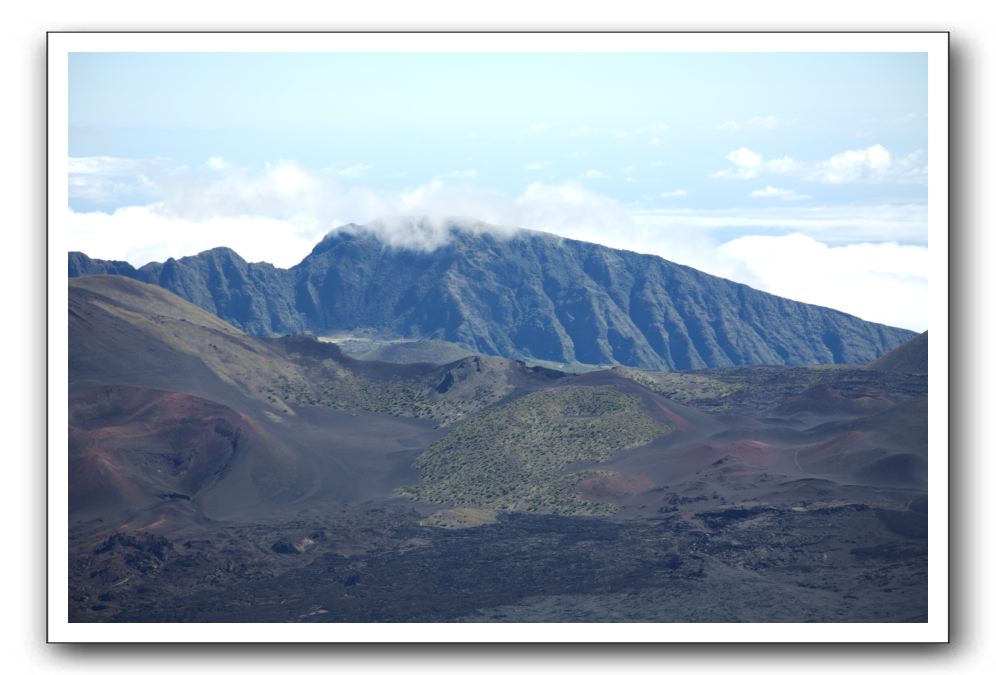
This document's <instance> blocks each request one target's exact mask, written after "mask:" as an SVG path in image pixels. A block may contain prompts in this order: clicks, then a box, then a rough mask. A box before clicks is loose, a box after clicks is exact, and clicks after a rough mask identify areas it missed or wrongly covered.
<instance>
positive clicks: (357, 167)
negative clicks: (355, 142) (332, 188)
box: [336, 164, 373, 178]
mask: <svg viewBox="0 0 996 675" xmlns="http://www.w3.org/2000/svg"><path fill="white" fill-rule="evenodd" d="M372 168H373V164H353V165H352V166H347V167H346V168H345V169H339V170H338V171H337V172H336V173H338V174H339V175H340V176H342V177H343V178H356V177H357V176H359V175H360V174H363V173H366V172H367V171H369V170H370V169H372Z"/></svg>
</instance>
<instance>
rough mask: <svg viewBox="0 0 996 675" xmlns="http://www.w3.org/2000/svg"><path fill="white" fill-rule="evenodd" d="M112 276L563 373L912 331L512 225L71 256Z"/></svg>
mask: <svg viewBox="0 0 996 675" xmlns="http://www.w3.org/2000/svg"><path fill="white" fill-rule="evenodd" d="M90 274H119V275H123V276H127V277H131V278H134V279H137V280H140V281H145V282H146V283H152V284H155V285H158V286H161V287H163V288H165V289H167V290H170V291H172V292H174V293H176V294H177V295H179V296H181V297H183V298H184V299H186V300H189V301H190V302H192V303H194V304H196V305H198V306H200V307H202V308H203V309H206V310H208V311H209V312H212V313H214V314H215V315H217V316H219V317H220V318H222V319H224V320H225V321H228V322H229V323H231V324H233V325H234V326H236V327H238V328H240V329H241V330H244V331H245V332H247V333H250V334H254V335H261V336H273V335H282V334H294V333H303V332H312V333H315V334H319V335H321V334H327V333H330V332H335V331H350V330H373V331H376V332H379V333H381V334H385V335H393V336H399V337H406V338H420V339H440V340H446V341H449V342H454V343H456V344H460V345H463V346H466V347H468V348H470V349H472V350H473V351H476V352H479V353H482V354H490V355H500V356H505V357H509V358H527V359H540V360H545V361H555V362H561V363H585V364H596V365H600V364H605V365H616V364H621V365H627V366H633V367H638V368H644V369H648V370H691V369H697V368H707V367H722V366H737V365H783V364H784V365H802V364H815V363H850V364H856V363H867V362H870V361H873V360H874V359H876V358H878V357H880V356H882V355H883V354H885V353H886V352H888V351H889V350H890V349H892V348H894V347H896V346H898V345H899V344H901V343H903V342H905V341H906V340H908V339H909V338H910V337H912V336H913V335H914V333H913V332H912V331H906V330H904V329H899V328H893V327H889V326H884V325H881V324H875V323H872V322H867V321H863V320H861V319H859V318H857V317H853V316H851V315H848V314H845V313H844V312H840V311H838V310H832V309H828V308H823V307H818V306H815V305H809V304H806V303H800V302H796V301H792V300H788V299H786V298H781V297H779V296H775V295H772V294H769V293H765V292H763V291H758V290H756V289H753V288H750V287H749V286H746V285H744V284H740V283H737V282H733V281H729V280H726V279H721V278H719V277H715V276H712V275H709V274H706V273H704V272H701V271H699V270H695V269H694V268H691V267H687V266H685V265H680V264H677V263H673V262H670V261H667V260H664V259H663V258H659V257H657V256H653V255H649V254H641V253H634V252H630V251H621V250H617V249H611V248H608V247H605V246H600V245H597V244H591V243H587V242H582V241H578V240H572V239H565V238H561V237H557V236H555V235H551V234H547V233H539V232H533V231H529V230H521V231H518V232H516V233H514V234H511V235H502V234H500V233H495V232H490V231H476V232H468V231H466V230H463V229H460V228H456V227H454V228H452V229H451V230H450V231H449V237H448V240H447V241H446V242H445V243H444V244H442V245H440V246H438V247H437V248H435V249H433V250H430V251H423V250H413V249H408V248H401V247H397V246H393V245H391V244H389V243H387V242H385V241H384V240H383V239H382V238H380V237H379V236H378V235H377V233H376V232H375V231H373V230H371V229H368V228H363V227H359V226H347V227H343V228H339V229H336V230H333V231H332V232H330V233H329V234H328V235H326V237H325V238H324V239H323V240H322V241H321V242H319V244H317V245H316V246H315V247H314V248H313V249H312V251H311V253H309V254H308V255H307V256H306V257H305V258H304V259H302V261H301V262H300V263H298V264H297V265H295V266H293V267H291V268H287V269H282V268H277V267H274V266H273V265H271V264H269V263H249V262H246V261H245V260H244V259H242V258H241V257H240V256H239V255H238V254H237V253H236V252H235V251H233V250H232V249H230V248H227V247H218V248H213V249H210V250H208V251H204V252H202V253H199V254H197V255H195V256H187V257H184V258H180V259H174V258H170V259H169V260H167V261H165V262H163V263H148V264H146V265H144V266H142V267H140V268H138V269H136V268H134V267H132V266H131V265H130V264H128V263H126V262H121V261H105V260H96V259H91V258H89V257H88V256H86V255H85V254H83V253H80V252H72V253H70V254H69V276H70V277H74V276H85V275H90Z"/></svg>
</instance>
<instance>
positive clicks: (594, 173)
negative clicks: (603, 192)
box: [581, 169, 608, 179]
mask: <svg viewBox="0 0 996 675" xmlns="http://www.w3.org/2000/svg"><path fill="white" fill-rule="evenodd" d="M581 177H582V178H595V179H598V178H608V175H607V174H605V173H602V172H601V171H599V170H598V169H588V170H587V171H585V172H584V173H583V174H581Z"/></svg>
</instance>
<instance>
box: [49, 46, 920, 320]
mask: <svg viewBox="0 0 996 675" xmlns="http://www.w3.org/2000/svg"><path fill="white" fill-rule="evenodd" d="M69 66H70V70H69V73H70V76H69V101H70V110H69V121H70V129H69V147H70V158H69V176H68V180H69V204H68V208H67V211H66V212H65V213H64V214H63V215H62V216H61V218H62V219H63V220H62V224H63V226H64V228H65V231H66V232H67V235H68V243H69V246H70V248H71V249H73V250H80V251H84V252H85V253H87V254H88V255H90V256H93V257H100V258H112V259H123V260H128V261H129V262H131V263H133V264H136V265H140V264H143V263H145V262H148V261H150V260H163V259H165V258H167V257H170V256H174V257H176V256H181V255H190V254H194V253H197V252H199V251H201V250H204V249H208V248H212V247H214V246H222V245H223V246H228V247H230V248H232V249H234V250H236V251H237V252H238V253H239V254H240V255H242V256H243V257H245V258H247V259H249V260H253V261H257V260H266V261H268V262H272V263H274V264H276V265H278V266H282V267H288V266H291V265H293V264H295V263H297V262H298V261H300V259H301V258H303V257H304V255H306V254H307V253H308V251H309V250H310V249H311V248H312V247H313V246H314V244H315V243H317V241H319V240H320V239H321V238H322V237H323V236H324V235H325V234H326V233H327V232H328V231H329V230H331V229H333V228H335V227H338V226H341V225H343V224H345V223H348V222H357V223H369V222H372V221H379V222H381V223H383V225H382V227H385V228H388V230H389V231H391V232H393V233H395V234H396V235H397V236H396V237H395V238H396V243H399V244H401V245H411V246H419V247H423V248H425V247H431V246H432V245H435V244H434V242H435V243H438V241H439V236H440V235H439V230H438V229H434V228H431V227H430V228H427V229H426V230H411V229H410V228H408V229H393V228H392V224H397V223H404V222H406V221H407V220H410V219H412V218H419V219H425V220H426V221H427V222H429V223H436V224H439V223H442V222H444V221H445V220H447V219H449V218H470V219H478V220H482V221H484V222H488V223H492V224H495V225H497V226H502V227H509V228H510V227H526V228H529V229H535V230H542V231H547V232H551V233H554V234H558V235H561V236H567V237H571V238H575V239H582V240H587V241H593V242H597V243H600V244H605V245H608V246H612V247H615V248H623V249H628V250H634V251H639V252H643V253H652V254H656V255H660V256H662V257H664V258H667V259H669V260H672V261H674V262H678V263H682V264H686V265H690V266H692V267H696V268H698V269H701V270H703V271H706V272H709V273H712V274H717V275H719V276H723V277H726V278H730V279H734V280H736V281H740V282H743V283H747V284H749V285H751V286H753V287H755V288H758V289H761V290H765V291H769V292H772V293H775V294H778V295H782V296H785V297H789V298H792V299H795V300H802V301H805V302H811V303H815V304H819V305H825V306H829V307H833V308H836V309H840V310H843V311H845V312H849V313H851V314H855V315H857V316H859V317H861V318H863V319H868V320H872V321H878V322H881V323H886V324H890V325H895V326H901V327H905V328H911V329H914V330H924V329H926V328H927V302H926V300H927V223H926V175H927V157H926V148H927V119H926V106H927V81H926V56H925V55H923V54H830V53H828V54H665V53H661V54H580V53H579V54H486V53H481V54H376V53H370V54H193V53H187V54H184V53H159V54H151V53H148V54H127V53H116V54H82V53H81V54H73V55H71V57H70V63H69ZM53 218H54V219H55V218H56V216H53ZM56 222H58V220H56ZM412 231H414V232H416V233H418V232H422V233H426V232H428V234H429V235H430V238H429V239H425V238H422V237H411V238H407V234H406V233H407V232H412Z"/></svg>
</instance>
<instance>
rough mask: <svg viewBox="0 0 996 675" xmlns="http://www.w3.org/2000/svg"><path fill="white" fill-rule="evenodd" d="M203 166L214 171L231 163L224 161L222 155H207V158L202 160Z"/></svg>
mask: <svg viewBox="0 0 996 675" xmlns="http://www.w3.org/2000/svg"><path fill="white" fill-rule="evenodd" d="M204 164H205V166H207V167H208V168H209V169H213V170H214V171H224V170H225V169H228V168H230V167H231V165H230V164H229V163H228V162H226V161H225V158H224V157H208V160H207V161H206V162H204Z"/></svg>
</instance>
